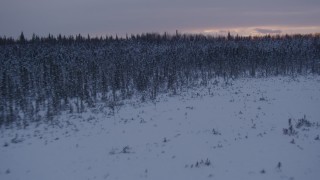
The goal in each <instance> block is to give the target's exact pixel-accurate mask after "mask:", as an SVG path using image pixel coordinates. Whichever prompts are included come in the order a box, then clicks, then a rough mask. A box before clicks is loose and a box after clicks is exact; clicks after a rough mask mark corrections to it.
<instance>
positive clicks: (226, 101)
mask: <svg viewBox="0 0 320 180" xmlns="http://www.w3.org/2000/svg"><path fill="white" fill-rule="evenodd" d="M132 102H133V101H132ZM289 119H291V120H289ZM59 122H60V123H59V124H54V125H45V124H40V125H39V126H37V127H35V125H30V126H28V127H27V128H26V129H16V128H12V129H4V128H2V129H1V132H0V145H1V146H0V179H1V180H11V179H21V180H43V179H46V180H50V179H52V180H57V179H61V180H62V179H66V180H81V179H128V180H133V179H152V180H156V179H159V180H164V179H168V180H169V179H174V180H178V179H181V180H188V179H192V180H194V179H243V180H250V179H255V180H256V179H274V180H275V179H288V180H289V179H290V180H293V179H295V180H300V179H308V180H318V179H320V140H319V135H320V77H319V76H308V77H298V78H294V79H292V78H290V77H274V78H261V79H259V78H255V79H238V80H234V81H231V84H227V85H226V84H225V83H224V82H223V81H216V82H214V81H213V82H212V83H211V84H210V85H209V86H207V87H199V88H194V89H189V90H188V91H186V92H183V93H181V94H180V95H173V96H170V95H162V96H161V97H159V98H158V101H157V102H145V103H135V104H128V103H127V104H125V105H123V106H122V107H121V108H120V109H117V111H116V112H115V115H114V116H113V115H110V113H109V112H108V110H106V109H103V108H100V109H99V107H97V108H96V109H91V110H88V112H86V113H83V114H74V115H70V114H67V115H61V117H60V118H59ZM290 126H291V127H290Z"/></svg>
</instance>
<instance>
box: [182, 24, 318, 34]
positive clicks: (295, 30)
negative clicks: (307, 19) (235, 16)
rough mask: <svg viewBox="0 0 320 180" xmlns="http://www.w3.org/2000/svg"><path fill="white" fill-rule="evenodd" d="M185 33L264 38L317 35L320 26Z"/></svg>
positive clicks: (267, 27)
mask: <svg viewBox="0 0 320 180" xmlns="http://www.w3.org/2000/svg"><path fill="white" fill-rule="evenodd" d="M184 32H185V33H201V34H207V35H227V34H228V33H229V32H230V34H232V35H237V34H238V35H241V36H264V35H268V34H270V35H284V34H317V33H319V32H320V26H256V27H233V28H204V29H190V30H185V31H184Z"/></svg>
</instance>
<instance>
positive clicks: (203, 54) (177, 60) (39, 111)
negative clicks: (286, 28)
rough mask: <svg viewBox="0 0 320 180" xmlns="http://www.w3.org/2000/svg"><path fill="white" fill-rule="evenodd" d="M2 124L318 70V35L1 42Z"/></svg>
mask: <svg viewBox="0 0 320 180" xmlns="http://www.w3.org/2000/svg"><path fill="white" fill-rule="evenodd" d="M0 63H1V66H0V92H1V93H0V125H5V124H13V123H16V124H18V125H27V124H28V123H30V122H33V121H40V120H48V119H52V117H54V116H55V115H57V114H59V113H60V112H62V111H69V112H71V113H75V112H78V113H80V112H83V111H85V109H86V108H88V107H89V108H90V107H94V106H95V105H96V104H97V103H105V104H106V105H107V106H108V107H111V108H113V107H114V105H115V104H116V103H117V102H119V101H120V100H125V99H130V98H131V97H132V96H133V95H141V97H142V98H143V99H155V98H156V97H157V96H158V94H159V93H165V92H173V93H175V92H177V91H178V90H179V89H183V88H188V87H190V86H194V85H204V86H205V85H207V84H208V82H209V81H210V80H212V79H214V78H224V79H225V80H226V81H228V79H230V78H233V79H234V78H239V77H268V76H277V75H291V76H295V75H299V74H303V75H305V74H319V73H320V35H319V34H310V35H283V36H280V35H277V36H270V35H267V36H263V37H251V36H249V37H241V36H232V35H230V34H229V35H228V36H205V35H201V34H195V35H187V34H179V33H176V34H174V35H171V34H167V33H164V34H157V33H146V34H139V35H130V36H125V37H117V36H116V37H113V36H105V37H94V38H92V37H90V36H89V35H88V36H87V37H83V36H81V35H77V36H68V37H66V36H62V35H58V36H53V35H48V36H47V37H38V36H36V35H33V36H32V38H30V39H26V38H25V37H24V35H23V33H21V35H20V37H19V38H18V39H13V38H11V37H10V38H7V37H0Z"/></svg>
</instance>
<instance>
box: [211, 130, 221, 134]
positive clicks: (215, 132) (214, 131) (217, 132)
mask: <svg viewBox="0 0 320 180" xmlns="http://www.w3.org/2000/svg"><path fill="white" fill-rule="evenodd" d="M212 134H213V135H221V133H220V132H219V131H217V130H215V129H214V128H213V129H212Z"/></svg>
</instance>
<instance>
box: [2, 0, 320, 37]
mask: <svg viewBox="0 0 320 180" xmlns="http://www.w3.org/2000/svg"><path fill="white" fill-rule="evenodd" d="M319 17H320V0H0V36H7V37H9V36H11V37H18V36H19V34H20V33H21V32H22V31H23V32H24V34H25V35H26V36H27V37H31V35H32V34H33V33H35V34H37V35H40V36H47V35H48V34H49V33H50V34H53V35H58V34H62V35H76V34H82V35H87V34H90V35H91V36H104V35H116V34H117V35H119V36H124V35H125V34H128V35H130V34H137V33H139V34H140V33H146V32H157V33H164V32H168V33H174V32H175V31H176V30H178V31H179V32H182V33H203V34H212V35H217V34H218V35H220V34H226V33H228V32H231V33H232V34H239V35H245V36H246V35H264V34H286V33H288V34H292V33H303V34H305V33H317V32H320V18H319Z"/></svg>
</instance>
